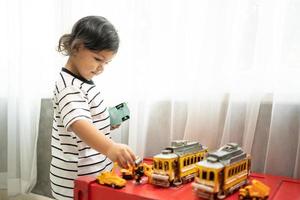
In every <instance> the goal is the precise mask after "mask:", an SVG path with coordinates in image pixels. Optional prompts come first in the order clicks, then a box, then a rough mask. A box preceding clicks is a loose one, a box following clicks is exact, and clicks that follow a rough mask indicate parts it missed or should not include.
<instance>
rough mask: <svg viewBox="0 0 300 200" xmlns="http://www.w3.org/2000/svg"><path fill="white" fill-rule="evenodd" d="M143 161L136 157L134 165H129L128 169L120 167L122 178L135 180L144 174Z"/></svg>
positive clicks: (138, 179)
mask: <svg viewBox="0 0 300 200" xmlns="http://www.w3.org/2000/svg"><path fill="white" fill-rule="evenodd" d="M143 169H144V168H143V163H142V159H141V158H137V159H136V160H135V161H134V166H129V168H128V169H121V170H120V171H121V174H122V178H124V179H126V180H131V179H135V180H136V181H137V182H139V181H140V178H141V177H142V176H143V175H144V170H143Z"/></svg>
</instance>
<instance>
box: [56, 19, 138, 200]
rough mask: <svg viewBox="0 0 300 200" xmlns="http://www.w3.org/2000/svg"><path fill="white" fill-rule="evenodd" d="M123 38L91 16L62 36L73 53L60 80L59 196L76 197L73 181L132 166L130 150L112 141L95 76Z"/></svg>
mask: <svg viewBox="0 0 300 200" xmlns="http://www.w3.org/2000/svg"><path fill="white" fill-rule="evenodd" d="M118 47H119V36H118V34H117V31H116V30H115V28H114V26H113V25H112V24H111V23H110V22H109V21H108V20H107V19H105V18H104V17H100V16H88V17H84V18H82V19H80V20H79V21H78V22H76V23H75V25H74V26H73V29H72V32H71V33H70V34H65V35H63V36H62V37H61V38H60V40H59V44H58V51H59V52H61V53H63V54H64V55H67V56H69V58H68V61H67V63H66V65H65V67H64V68H62V70H61V72H60V74H59V76H58V79H57V81H56V84H55V89H54V97H53V106H54V119H53V128H52V140H51V150H52V161H51V167H50V181H51V188H52V194H53V196H54V197H55V198H56V199H59V200H60V199H61V200H66V199H68V200H70V199H73V189H74V180H75V179H76V178H77V177H79V176H87V175H88V176H96V175H97V174H98V173H99V172H101V171H104V170H106V171H107V170H111V168H112V162H118V164H119V165H120V166H121V167H123V168H127V166H128V165H133V164H134V160H135V155H134V153H133V152H132V151H131V149H130V148H129V147H128V146H126V145H124V144H119V143H115V142H113V141H112V140H111V139H110V130H111V128H114V127H111V125H110V119H109V113H108V109H107V108H106V106H105V102H104V100H103V97H102V94H101V92H100V91H99V90H98V88H97V86H96V85H95V84H94V82H93V81H92V78H93V77H95V76H97V75H99V74H101V73H102V72H103V70H104V67H105V65H107V64H108V63H109V62H110V61H111V60H112V59H113V57H114V56H115V54H116V53H117V51H118Z"/></svg>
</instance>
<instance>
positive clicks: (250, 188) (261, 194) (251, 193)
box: [239, 179, 270, 200]
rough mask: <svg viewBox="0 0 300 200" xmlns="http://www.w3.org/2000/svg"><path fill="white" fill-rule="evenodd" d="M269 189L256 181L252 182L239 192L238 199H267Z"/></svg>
mask: <svg viewBox="0 0 300 200" xmlns="http://www.w3.org/2000/svg"><path fill="white" fill-rule="evenodd" d="M269 192H270V188H269V187H268V186H266V185H265V184H263V183H262V182H260V181H258V180H255V179H254V180H252V184H251V185H247V186H246V187H244V188H241V189H240V190H239V199H252V200H253V199H256V200H258V199H261V200H265V199H268V197H269Z"/></svg>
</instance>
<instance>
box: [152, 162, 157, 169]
mask: <svg viewBox="0 0 300 200" xmlns="http://www.w3.org/2000/svg"><path fill="white" fill-rule="evenodd" d="M153 165H154V166H153V167H154V169H157V163H156V161H154V162H153Z"/></svg>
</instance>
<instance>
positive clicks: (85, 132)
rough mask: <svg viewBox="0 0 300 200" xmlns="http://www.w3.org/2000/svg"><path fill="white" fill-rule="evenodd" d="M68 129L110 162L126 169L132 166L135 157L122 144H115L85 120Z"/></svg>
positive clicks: (73, 124)
mask: <svg viewBox="0 0 300 200" xmlns="http://www.w3.org/2000/svg"><path fill="white" fill-rule="evenodd" d="M70 129H71V130H72V131H73V132H74V133H76V135H77V136H78V137H79V138H80V139H81V140H82V141H84V142H85V143H86V144H87V145H89V146H90V147H92V148H93V149H95V150H97V151H98V152H100V153H102V154H104V155H106V156H107V157H108V158H109V159H110V160H111V161H113V162H118V164H119V165H120V166H121V167H123V168H127V167H128V164H130V165H134V161H135V155H134V153H133V152H132V151H131V149H130V148H129V147H128V146H127V145H124V144H119V143H115V142H114V141H112V140H111V139H109V138H107V137H106V136H105V135H104V134H102V133H99V132H100V131H99V130H98V129H97V128H96V127H95V126H93V125H92V124H91V123H90V122H89V121H87V120H77V121H75V122H74V123H72V124H71V125H70Z"/></svg>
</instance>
